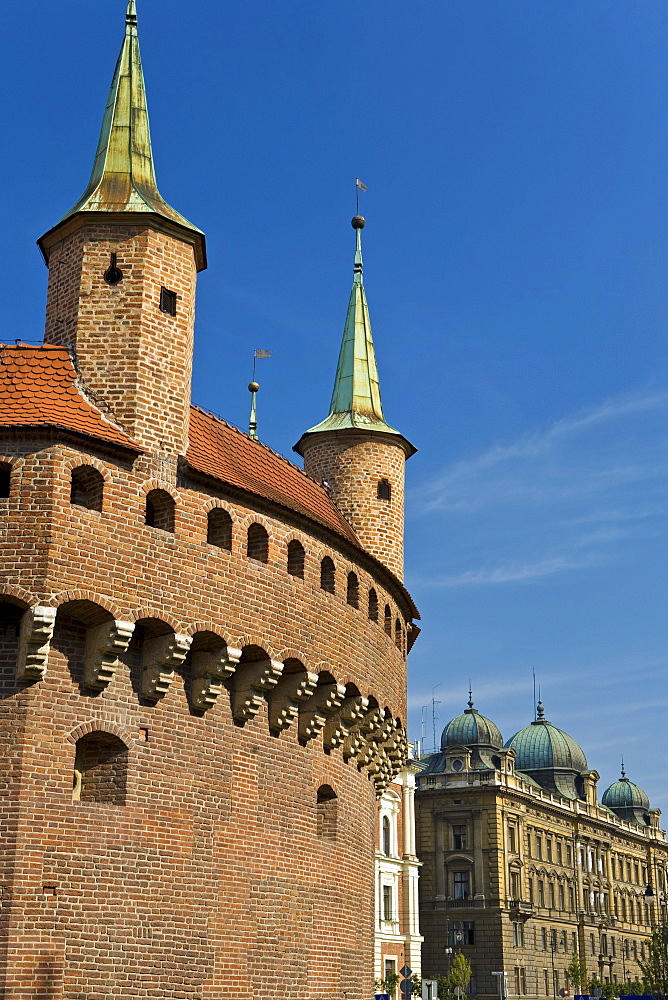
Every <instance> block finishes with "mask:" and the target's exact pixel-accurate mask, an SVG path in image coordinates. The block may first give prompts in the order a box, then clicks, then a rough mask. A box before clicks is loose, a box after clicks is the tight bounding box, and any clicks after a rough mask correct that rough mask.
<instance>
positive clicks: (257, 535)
mask: <svg viewBox="0 0 668 1000" xmlns="http://www.w3.org/2000/svg"><path fill="white" fill-rule="evenodd" d="M246 554H247V555H248V558H249V559H256V560H257V561H258V562H263V563H266V562H268V561H269V535H268V534H267V529H266V528H264V527H263V526H262V525H261V524H258V523H257V521H254V522H253V523H252V524H251V525H249V526H248V542H247V546H246Z"/></svg>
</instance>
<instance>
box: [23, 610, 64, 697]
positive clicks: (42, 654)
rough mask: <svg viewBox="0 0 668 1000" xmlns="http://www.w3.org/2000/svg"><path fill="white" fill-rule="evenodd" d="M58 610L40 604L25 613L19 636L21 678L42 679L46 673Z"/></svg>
mask: <svg viewBox="0 0 668 1000" xmlns="http://www.w3.org/2000/svg"><path fill="white" fill-rule="evenodd" d="M56 612H57V609H56V608H51V607H48V606H46V605H40V604H38V605H36V606H35V607H32V608H29V609H28V610H27V611H26V613H25V614H24V616H23V619H22V621H21V633H20V637H19V653H18V677H19V680H29V681H41V680H42V678H43V677H44V675H45V674H46V665H47V661H48V659H49V649H50V648H51V638H52V636H53V626H54V625H55V623H56Z"/></svg>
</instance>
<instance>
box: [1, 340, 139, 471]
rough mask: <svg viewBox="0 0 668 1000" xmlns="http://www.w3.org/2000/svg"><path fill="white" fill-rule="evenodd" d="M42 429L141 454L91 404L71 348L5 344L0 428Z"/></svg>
mask: <svg viewBox="0 0 668 1000" xmlns="http://www.w3.org/2000/svg"><path fill="white" fill-rule="evenodd" d="M38 424H46V425H50V426H52V427H62V428H64V429H65V430H69V431H75V432H77V433H79V434H87V435H88V436H89V437H95V438H100V439H102V440H103V441H111V442H113V443H114V444H120V445H123V447H125V448H131V449H132V450H133V451H141V450H142V449H141V448H140V447H139V445H138V444H136V442H134V441H133V440H132V438H129V437H128V436H127V434H125V433H124V432H123V431H122V430H121V429H120V428H119V427H117V426H116V425H115V424H113V423H112V422H111V421H110V420H109V419H108V418H107V417H105V416H104V414H103V413H102V412H101V411H100V410H99V409H98V408H97V406H95V405H94V404H93V403H92V402H90V400H89V399H87V398H86V396H85V394H84V392H83V389H82V388H81V386H80V385H79V383H78V379H77V373H76V371H75V368H74V365H73V363H72V358H71V357H70V355H69V353H68V352H67V350H66V348H64V347H53V346H51V345H45V346H44V347H31V346H30V345H28V344H17V345H16V346H14V345H12V346H11V347H10V346H9V345H8V344H0V426H2V427H26V426H27V427H31V426H34V425H38Z"/></svg>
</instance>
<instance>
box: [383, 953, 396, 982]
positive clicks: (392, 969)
mask: <svg viewBox="0 0 668 1000" xmlns="http://www.w3.org/2000/svg"><path fill="white" fill-rule="evenodd" d="M396 974H397V963H396V962H395V960H394V959H393V958H386V959H385V978H386V979H387V978H388V976H396Z"/></svg>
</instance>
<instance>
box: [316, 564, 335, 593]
mask: <svg viewBox="0 0 668 1000" xmlns="http://www.w3.org/2000/svg"><path fill="white" fill-rule="evenodd" d="M320 586H321V588H322V589H323V590H326V591H327V593H329V594H333V593H334V592H335V590H336V571H335V569H334V563H333V561H332V560H331V559H330V558H329V556H325V558H324V559H323V560H322V562H321V563H320Z"/></svg>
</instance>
